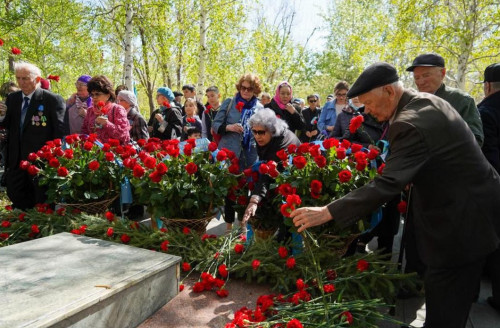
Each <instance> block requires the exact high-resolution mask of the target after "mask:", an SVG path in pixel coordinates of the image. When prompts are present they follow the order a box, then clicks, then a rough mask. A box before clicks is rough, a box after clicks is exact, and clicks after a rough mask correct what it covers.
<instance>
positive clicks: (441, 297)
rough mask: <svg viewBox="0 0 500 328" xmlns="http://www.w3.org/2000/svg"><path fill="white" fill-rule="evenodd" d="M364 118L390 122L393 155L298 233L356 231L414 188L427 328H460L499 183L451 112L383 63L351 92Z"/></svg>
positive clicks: (302, 220)
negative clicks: (334, 227)
mask: <svg viewBox="0 0 500 328" xmlns="http://www.w3.org/2000/svg"><path fill="white" fill-rule="evenodd" d="M347 96H348V97H350V98H352V97H356V96H358V98H359V100H360V101H361V102H362V103H363V104H365V112H366V113H369V114H371V115H373V116H374V117H375V118H377V120H379V121H381V122H389V124H390V127H389V131H388V139H389V143H390V151H389V155H388V157H387V161H386V166H385V169H384V171H383V174H382V175H381V176H378V177H376V178H375V180H374V181H372V182H371V183H369V184H367V185H365V186H363V187H361V188H359V189H357V190H354V191H352V192H351V193H349V194H348V195H346V196H345V197H343V198H341V199H339V200H335V201H333V202H332V203H330V204H328V205H327V206H324V207H304V208H299V209H297V210H295V211H294V212H292V213H291V216H292V217H293V221H294V224H295V225H296V226H297V227H298V231H299V232H300V231H303V230H304V229H306V228H309V227H312V226H317V225H321V224H323V223H325V222H327V221H329V220H335V221H337V222H338V223H339V224H340V225H348V224H353V223H354V222H356V221H357V220H358V219H359V218H361V217H363V216H364V215H366V214H368V213H370V212H371V211H373V210H375V209H376V208H378V207H379V206H381V205H383V204H384V203H386V202H387V201H389V200H391V199H393V198H394V197H395V196H396V195H398V194H399V193H400V192H401V191H402V190H403V189H404V188H405V186H407V185H409V184H411V185H413V187H412V189H413V190H412V196H411V197H412V201H411V204H410V206H409V218H408V220H410V221H413V224H412V226H413V227H414V232H415V236H416V243H417V247H418V251H419V253H420V255H421V257H422V260H423V261H424V263H425V264H426V265H427V271H426V275H425V279H424V286H425V293H426V295H425V297H426V306H427V316H426V327H427V328H437V327H439V328H447V327H449V328H458V327H465V324H466V322H467V317H468V313H469V310H470V307H471V304H472V302H473V301H474V297H475V295H476V293H477V286H478V283H479V280H480V276H481V271H482V267H483V265H484V262H485V259H486V257H487V256H488V255H489V254H491V253H493V252H494V251H495V250H496V249H497V247H498V245H499V242H500V241H499V238H498V236H497V234H496V232H495V229H494V228H493V221H494V220H496V219H497V216H498V213H500V202H498V201H491V200H498V199H500V176H499V175H498V173H497V172H496V171H495V170H494V169H493V168H492V167H491V165H490V164H489V163H488V161H487V160H486V159H485V158H484V156H483V154H482V153H481V149H480V148H479V146H478V144H477V142H476V139H475V138H474V135H473V134H472V132H471V130H470V129H469V128H468V126H467V125H466V123H465V122H464V120H462V119H461V118H460V116H459V114H458V113H457V111H456V110H454V109H453V108H452V107H451V105H450V104H449V103H448V102H446V101H444V100H442V99H441V98H439V97H436V96H434V95H432V94H429V93H419V92H416V91H414V90H410V89H405V88H403V86H402V85H401V82H400V81H399V78H398V74H397V72H396V69H395V68H394V67H393V66H392V65H390V64H387V63H376V64H373V65H371V66H369V67H368V68H366V69H365V70H364V71H363V73H362V74H361V75H360V76H359V78H358V79H357V80H356V82H355V83H354V85H353V86H352V88H351V89H350V90H349V92H348V95H347Z"/></svg>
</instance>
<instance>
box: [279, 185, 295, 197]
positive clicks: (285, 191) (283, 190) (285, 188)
mask: <svg viewBox="0 0 500 328" xmlns="http://www.w3.org/2000/svg"><path fill="white" fill-rule="evenodd" d="M296 191H297V189H296V188H294V187H292V185H291V184H289V183H283V184H281V185H279V186H278V192H279V193H280V194H281V195H283V196H288V195H291V194H294V193H295V192H296Z"/></svg>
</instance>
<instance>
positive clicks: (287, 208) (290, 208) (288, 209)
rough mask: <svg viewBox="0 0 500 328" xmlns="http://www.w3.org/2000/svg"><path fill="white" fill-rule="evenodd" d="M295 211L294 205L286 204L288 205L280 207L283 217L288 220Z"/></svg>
mask: <svg viewBox="0 0 500 328" xmlns="http://www.w3.org/2000/svg"><path fill="white" fill-rule="evenodd" d="M294 210H295V206H293V204H288V203H286V204H283V205H281V207H280V211H281V215H283V216H284V217H287V218H289V217H290V213H292V212H293V211H294Z"/></svg>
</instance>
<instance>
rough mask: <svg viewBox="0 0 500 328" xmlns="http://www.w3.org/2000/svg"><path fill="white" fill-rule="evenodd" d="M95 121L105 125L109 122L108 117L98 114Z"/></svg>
mask: <svg viewBox="0 0 500 328" xmlns="http://www.w3.org/2000/svg"><path fill="white" fill-rule="evenodd" d="M95 122H96V123H97V124H100V125H101V126H103V127H104V126H106V125H107V124H108V118H107V117H104V116H97V118H96V119H95Z"/></svg>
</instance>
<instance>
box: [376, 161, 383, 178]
mask: <svg viewBox="0 0 500 328" xmlns="http://www.w3.org/2000/svg"><path fill="white" fill-rule="evenodd" d="M384 168H385V163H382V165H380V166H379V167H378V169H377V173H378V174H380V175H382V173H383V172H384Z"/></svg>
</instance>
